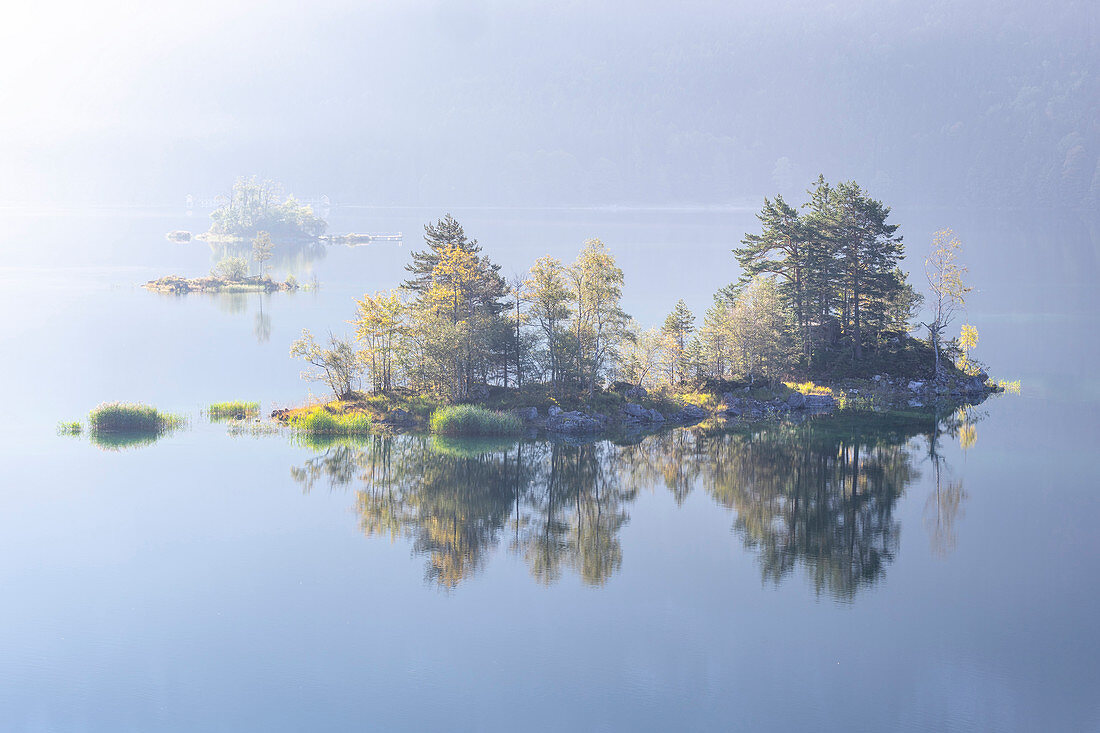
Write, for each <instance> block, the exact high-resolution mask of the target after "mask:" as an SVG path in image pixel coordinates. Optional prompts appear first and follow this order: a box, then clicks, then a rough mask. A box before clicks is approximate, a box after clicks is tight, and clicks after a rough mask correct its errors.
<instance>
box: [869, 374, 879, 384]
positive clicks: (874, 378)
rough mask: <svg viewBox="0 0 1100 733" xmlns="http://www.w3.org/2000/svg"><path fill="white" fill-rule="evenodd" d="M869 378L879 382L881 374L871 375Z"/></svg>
mask: <svg viewBox="0 0 1100 733" xmlns="http://www.w3.org/2000/svg"><path fill="white" fill-rule="evenodd" d="M871 379H872V380H874V381H876V382H881V381H882V375H881V374H876V375H875V376H873V377H871Z"/></svg>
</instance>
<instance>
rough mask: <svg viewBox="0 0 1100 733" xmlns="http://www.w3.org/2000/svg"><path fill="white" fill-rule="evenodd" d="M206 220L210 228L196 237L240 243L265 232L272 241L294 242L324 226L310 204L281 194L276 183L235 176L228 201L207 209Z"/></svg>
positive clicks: (309, 237)
mask: <svg viewBox="0 0 1100 733" xmlns="http://www.w3.org/2000/svg"><path fill="white" fill-rule="evenodd" d="M210 219H211V223H210V229H209V230H207V231H206V232H204V233H203V234H199V235H198V236H197V237H196V239H200V240H204V241H207V242H242V241H248V240H250V239H252V238H253V237H255V236H256V235H257V234H259V233H260V232H268V233H269V234H270V235H271V236H272V237H274V238H275V240H276V241H279V242H296V241H305V240H313V239H317V238H318V237H320V236H321V235H322V234H324V233H325V229H326V228H327V227H328V224H327V223H326V222H325V220H324V219H322V218H320V217H318V216H316V215H315V214H314V213H313V209H312V208H311V207H310V206H308V205H306V204H301V203H299V202H298V201H297V199H295V198H294V196H284V195H283V191H282V187H281V186H280V185H279V184H278V183H275V182H273V181H266V180H265V181H260V180H257V179H256V177H252V178H238V179H237V182H236V183H234V184H233V190H232V192H231V193H230V196H229V199H228V201H226V202H225V203H224V204H222V205H221V206H219V207H218V208H217V209H215V210H214V211H213V212H211V214H210Z"/></svg>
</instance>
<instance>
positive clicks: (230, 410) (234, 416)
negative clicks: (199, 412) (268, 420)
mask: <svg viewBox="0 0 1100 733" xmlns="http://www.w3.org/2000/svg"><path fill="white" fill-rule="evenodd" d="M206 414H207V416H208V417H209V418H210V419H211V420H212V421H218V420H244V419H246V418H250V417H259V416H260V403H259V402H242V401H240V400H234V401H232V402H215V403H214V404H212V405H210V407H208V408H206Z"/></svg>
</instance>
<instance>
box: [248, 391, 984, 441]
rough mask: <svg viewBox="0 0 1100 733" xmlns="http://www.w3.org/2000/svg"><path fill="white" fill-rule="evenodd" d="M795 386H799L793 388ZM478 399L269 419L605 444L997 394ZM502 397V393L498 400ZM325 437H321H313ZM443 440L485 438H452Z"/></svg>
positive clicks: (380, 399)
mask: <svg viewBox="0 0 1100 733" xmlns="http://www.w3.org/2000/svg"><path fill="white" fill-rule="evenodd" d="M799 386H801V385H799ZM496 390H497V392H496V394H494V393H493V391H492V390H490V391H489V394H486V395H484V396H483V397H482V398H480V399H468V400H465V401H462V402H459V403H446V402H443V401H429V400H425V399H423V398H414V397H410V396H407V395H398V394H394V395H366V394H363V393H355V394H354V395H353V396H352V397H351V398H349V399H344V400H332V401H330V402H326V403H320V404H310V405H303V406H299V407H290V408H280V409H276V410H273V411H272V412H271V413H270V416H269V417H270V418H271V419H272V421H274V422H276V423H278V424H280V425H282V426H285V427H290V428H293V427H294V423H295V421H296V420H297V419H298V418H300V417H302V416H304V415H307V414H309V413H312V412H315V411H318V410H323V411H325V412H327V413H328V414H329V415H332V416H334V417H351V416H360V415H361V416H365V417H367V418H368V419H369V420H370V430H369V431H368V432H367V433H366V434H367V435H373V434H378V433H386V432H400V433H421V432H423V433H431V430H430V428H429V424H430V420H431V415H432V414H433V413H434V412H435V411H436V410H439V409H441V408H443V407H446V406H447V405H448V404H464V405H473V406H475V407H480V408H483V409H486V410H490V411H492V412H499V413H508V414H511V415H515V416H516V417H517V418H519V420H520V421H521V422H522V426H523V429H522V431H521V432H519V433H517V434H516V435H515V436H510V435H507V436H497V437H502V438H503V437H522V436H523V435H527V436H529V437H530V436H540V435H544V436H545V437H549V438H578V437H583V438H593V439H606V438H614V437H619V436H626V437H630V436H634V435H639V434H651V433H658V432H662V431H665V430H671V429H673V428H682V427H692V426H696V425H706V426H712V427H715V428H719V429H735V428H738V427H741V426H744V427H748V426H752V425H758V424H767V423H780V422H802V421H804V420H806V419H809V418H821V417H832V416H837V415H840V414H843V413H845V412H849V413H855V412H866V413H880V414H888V413H896V414H910V415H911V414H912V413H914V412H919V413H924V412H929V413H930V414H932V415H935V414H937V413H940V412H943V413H946V412H950V411H952V410H955V409H958V408H959V407H966V406H972V405H977V404H980V403H982V402H984V401H985V400H986V399H988V398H989V397H990V396H991V395H993V394H997V393H1000V392H1003V391H1004V389H1003V388H1002V387H1000V386H999V385H997V384H995V383H992V382H990V381H989V380H988V378H986V377H984V375H981V376H977V375H976V376H973V377H965V378H955V379H951V380H947V381H942V380H941V381H940V382H939V383H937V382H935V381H932V380H925V381H921V380H915V379H901V378H890V377H886V376H883V375H878V376H877V377H875V378H872V379H869V380H863V379H847V380H843V381H841V382H839V383H836V384H833V385H813V390H815V391H816V393H810V394H807V393H805V392H802V391H799V390H797V389H792V388H791V387H788V386H786V385H777V386H768V387H753V386H751V385H746V386H743V387H740V388H737V389H731V390H728V391H725V392H720V393H714V392H699V391H690V392H689V391H681V392H669V391H654V392H652V393H651V392H649V391H648V390H646V389H645V388H643V387H629V388H627V389H626V390H622V391H608V392H603V393H599V394H597V395H594V396H593V397H592V398H590V399H589V400H588V401H587V402H584V401H580V400H567V399H563V400H561V404H559V402H558V400H556V399H553V398H550V399H549V400H545V401H538V400H530V401H532V402H533V404H529V405H520V406H516V405H514V404H511V405H510V404H509V403H510V402H514V401H515V400H516V399H517V398H522V397H525V396H526V397H530V395H522V394H519V393H518V390H517V391H515V392H514V393H513V394H507V392H508V391H506V390H503V389H502V388H496ZM502 392H504V394H501V393H502ZM318 437H324V436H318ZM447 437H456V438H464V437H484V436H481V435H476V434H472V433H471V434H456V435H448V436H447Z"/></svg>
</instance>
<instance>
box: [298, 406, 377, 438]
mask: <svg viewBox="0 0 1100 733" xmlns="http://www.w3.org/2000/svg"><path fill="white" fill-rule="evenodd" d="M292 425H293V426H294V428H295V429H297V430H298V431H299V432H302V433H306V434H307V435H367V434H369V433H370V429H371V422H370V418H369V417H367V416H366V415H363V414H361V413H351V414H340V415H334V414H332V413H331V412H329V411H328V410H326V409H325V408H323V407H315V408H314V409H312V410H310V411H309V412H307V413H304V414H302V415H299V416H297V417H296V418H295V419H294V421H293V422H292Z"/></svg>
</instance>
